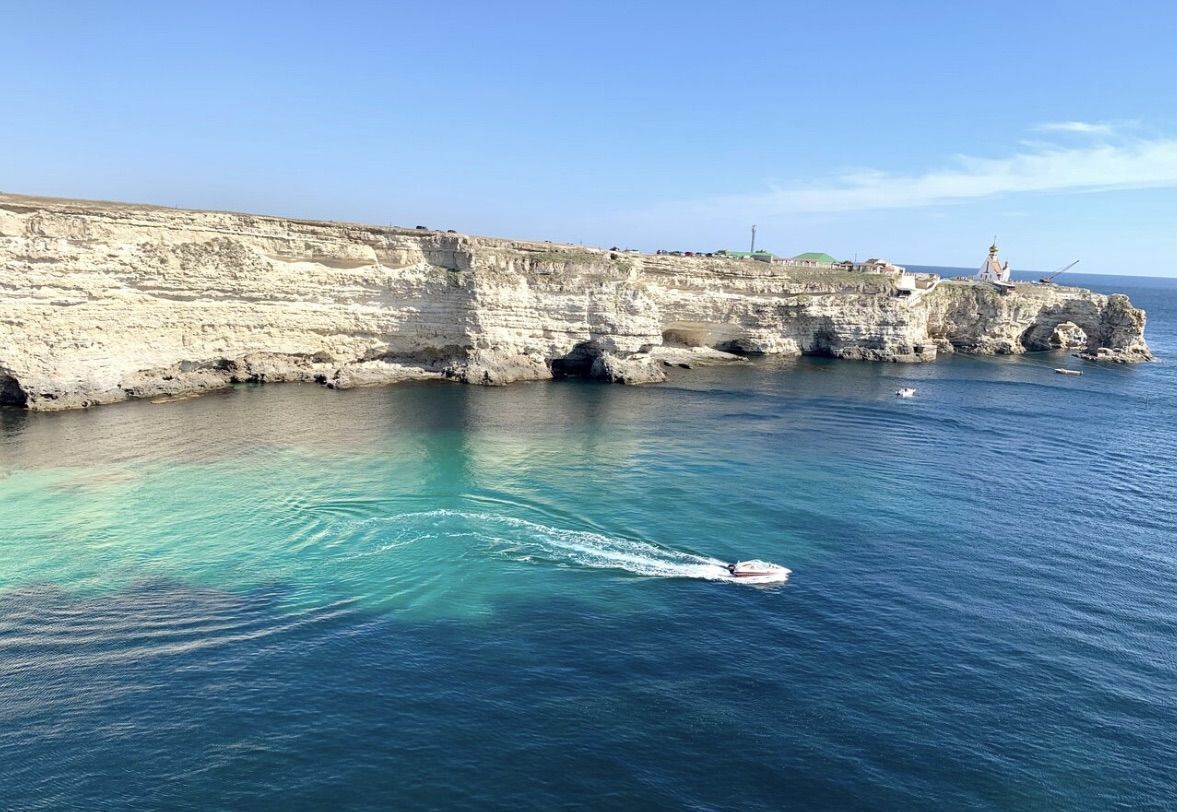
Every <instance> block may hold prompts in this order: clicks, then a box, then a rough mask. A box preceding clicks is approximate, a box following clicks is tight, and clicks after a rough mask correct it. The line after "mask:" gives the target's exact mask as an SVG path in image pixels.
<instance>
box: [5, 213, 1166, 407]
mask: <svg viewBox="0 0 1177 812" xmlns="http://www.w3.org/2000/svg"><path fill="white" fill-rule="evenodd" d="M1064 323H1069V325H1070V326H1069V327H1066V328H1065V334H1066V336H1068V340H1073V338H1074V336H1076V335H1079V334H1082V335H1083V336H1084V337H1085V339H1086V342H1087V343H1086V346H1085V347H1084V354H1085V357H1090V358H1098V359H1106V360H1116V361H1136V360H1147V359H1148V358H1150V357H1151V356H1150V355H1149V353H1148V348H1147V346H1146V344H1145V343H1144V313H1143V312H1142V311H1140V310H1137V309H1135V308H1133V307H1132V306H1131V305H1130V304H1129V303H1128V300H1127V299H1126V298H1125V297H1122V296H1111V297H1105V296H1101V295H1099V294H1094V293H1091V292H1090V291H1085V290H1081V289H1077V288H1065V287H1056V286H1036V285H1019V286H1018V287H1017V288H1016V289H1015V290H1014V291H1013V292H1012V293H1009V294H1005V295H1003V294H1001V293H999V292H998V291H997V290H996V289H995V288H993V287H992V286H987V285H974V284H965V283H952V282H943V283H941V284H940V285H939V286H938V287H937V288H936V289H935V290H933V291H930V292H927V293H921V294H920V295H918V296H914V297H910V298H907V297H901V296H898V295H896V291H895V290H894V289H893V287H892V284H891V282H890V280H889V279H888V278H887V277H884V276H877V275H868V274H861V273H854V272H849V271H825V270H816V269H803V268H797V267H792V266H780V265H769V264H766V263H761V262H756V261H751V260H747V261H739V260H730V259H722V258H714V259H712V258H701V257H667V256H649V255H635V254H627V253H611V252H608V251H600V250H595V249H586V248H581V247H575V246H566V245H552V244H550V243H536V242H525V241H513V240H502V239H492V238H484V237H472V236H467V235H462V234H455V233H444V232H438V231H428V230H415V229H404V228H384V227H376V226H363V225H355V224H347V223H330V222H313V221H305V220H293V219H284V218H277V217H263V216H255V215H247V214H231V213H224V212H204V211H188V210H181V209H166V208H158V207H151V206H140V205H126V204H117V203H102V202H89V201H72V200H55V199H45V198H32V197H23V196H17V195H5V194H0V401H3V402H7V403H9V404H16V405H23V406H26V407H27V408H29V409H35V410H52V409H66V408H78V407H84V406H90V405H94V404H98V403H109V402H114V401H118V400H124V399H127V398H136V397H158V396H161V395H179V394H185V393H191V392H200V391H204V390H208V389H214V388H221V387H225V386H228V385H230V384H231V383H232V382H237V381H259V382H274V381H308V382H309V381H317V382H319V383H321V384H323V385H326V386H331V387H336V388H347V387H350V386H359V385H366V384H373V383H385V382H392V381H398V380H405V379H412V378H428V377H436V378H451V379H454V380H459V381H464V382H469V383H479V384H505V383H510V382H512V381H518V380H533V379H539V378H547V377H552V376H553V375H556V376H560V375H589V376H595V377H599V378H602V379H605V380H611V381H617V382H625V383H642V382H649V381H657V380H661V379H662V378H663V375H664V373H663V372H662V366H663V365H664V364H669V363H671V362H670V361H668V360H666V359H665V357H663V360H661V361H659V360H658V357H659V356H658V352H659V351H666V350H668V348H690V347H698V348H711V349H710V350H709V351H708V353H704V354H703V355H707V357H709V358H710V359H711V360H714V359H715V358H717V357H720V358H721V357H725V356H723V355H722V354H721V353H716V352H715V350H721V351H729V352H736V353H744V354H747V353H780V354H800V353H812V354H824V355H831V356H835V357H840V358H850V359H862V360H886V361H930V360H933V359H934V358H935V357H936V354H937V352H938V351H944V350H948V349H952V348H956V349H960V350H965V351H972V352H982V353H1018V352H1023V351H1025V350H1027V349H1049V348H1053V347H1057V346H1059V344H1058V338H1057V336H1058V333H1057V331H1056V328H1057V327H1059V326H1060V325H1063V324H1064ZM679 363H680V365H683V364H684V363H685V362H681V360H680V361H679Z"/></svg>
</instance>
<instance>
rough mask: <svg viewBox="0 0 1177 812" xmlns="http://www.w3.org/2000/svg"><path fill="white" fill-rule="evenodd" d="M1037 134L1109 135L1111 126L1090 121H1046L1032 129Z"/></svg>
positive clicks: (1111, 129)
mask: <svg viewBox="0 0 1177 812" xmlns="http://www.w3.org/2000/svg"><path fill="white" fill-rule="evenodd" d="M1034 129H1035V130H1038V131H1039V132H1056V133H1078V134H1080V135H1111V134H1112V131H1113V129H1114V128H1113V127H1112V125H1111V124H1106V123H1102V122H1101V123H1094V122H1090V121H1048V122H1046V123H1045V124H1039V125H1038V126H1037V127H1035V128H1034Z"/></svg>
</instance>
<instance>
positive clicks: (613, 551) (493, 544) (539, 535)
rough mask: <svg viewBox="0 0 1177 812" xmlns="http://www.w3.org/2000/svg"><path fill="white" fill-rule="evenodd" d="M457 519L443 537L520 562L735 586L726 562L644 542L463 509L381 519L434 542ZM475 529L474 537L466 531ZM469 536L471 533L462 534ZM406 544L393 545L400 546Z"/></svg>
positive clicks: (782, 577) (777, 578)
mask: <svg viewBox="0 0 1177 812" xmlns="http://www.w3.org/2000/svg"><path fill="white" fill-rule="evenodd" d="M444 520H457V521H458V522H461V523H463V524H468V525H469V527H468V528H466V527H463V528H462V529H461V530H459V529H458V528H454V529H455V530H456V531H457V532H454V533H449V532H446V530H442V531H441V533H440V534H441V535H447V536H459V535H473V536H474V537H475V538H477V539H478V541H479V542H480V543H482V544H484V545H487V546H489V547H490V548H491V549H492V550H493V551H494V552H495V553H496V554H498V555H501V556H503V557H506V558H509V559H511V560H515V561H520V562H546V563H550V564H555V565H557V566H577V567H589V568H592V569H610V570H621V571H624V572H630V573H633V574H635V575H643V576H647V577H656V578H700V579H705V580H710V581H736V580H737V579H733V578H732V576H731V574H730V573H729V572H728V571H727V569H726V565H725V562H723V561H721V560H719V559H718V558H711V557H708V556H701V555H696V554H694V553H688V552H684V551H681V550H672V549H668V548H666V547H661V546H659V545H656V544H651V543H649V542H645V541H635V540H632V539H620V538H612V537H610V536H606V535H603V534H601V533H593V532H590V531H586V530H564V529H562V528H559V527H550V526H548V525H544V524H539V523H538V522H531V521H527V520H526V519H518V518H515V517H513V516H501V515H496V514H493V513H477V512H467V511H460V510H449V509H444V508H443V509H438V510H429V511H422V512H418V513H404V514H400V515H398V516H390V517H386V518H381V519H378V520H368V521H380V522H389V523H393V524H404V523H411V524H416V525H418V526H420V525H421V524H422V523H430V525H431V526H430V528H429V531H427V532H426V533H422V534H420V538H425V537H430V538H433V537H436V536H437V535H439V533H438V529H437V528H436V522H437V521H444ZM468 530H473V533H470V532H468ZM463 531H467V532H463ZM403 543H405V542H404V541H401V542H398V543H397V544H395V545H391V546H400V544H403ZM787 578H788V570H784V572H783V574H782V575H778V576H773V577H771V578H768V579H761V578H752V579H739V580H738V582H739V583H747V584H753V583H769V582H773V583H780V582H783V581H784V580H787Z"/></svg>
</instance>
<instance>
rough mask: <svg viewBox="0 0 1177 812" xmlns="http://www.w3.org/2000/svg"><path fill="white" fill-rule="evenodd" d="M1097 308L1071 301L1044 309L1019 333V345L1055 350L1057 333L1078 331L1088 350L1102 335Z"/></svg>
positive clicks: (1040, 349)
mask: <svg viewBox="0 0 1177 812" xmlns="http://www.w3.org/2000/svg"><path fill="white" fill-rule="evenodd" d="M1101 320H1102V314H1101V308H1100V307H1099V306H1098V305H1097V304H1096V303H1095V302H1088V301H1077V300H1072V301H1069V302H1067V303H1066V304H1065V305H1059V306H1055V307H1050V308H1044V309H1043V310H1042V311H1041V312H1039V314H1038V316H1037V317H1036V318H1035V319H1034V323H1033V324H1031V325H1030V326H1029V327H1027V328H1026V330H1025V331H1023V332H1022V335H1021V337H1020V339H1019V340H1020V343H1021V345H1022V347H1023V348H1025V349H1027V350H1030V351H1032V352H1033V351H1042V350H1057V349H1060V348H1062V347H1063V345H1060V343H1059V335H1058V333H1059V332H1060V328H1061V332H1063V333H1066V332H1071V333H1075V332H1076V331H1081V333H1082V335H1083V336H1084V338H1085V339H1086V346H1087V348H1088V349H1091V348H1092V345H1095V346H1098V345H1099V339H1100V337H1101V335H1102V332H1103V331H1102V326H1103V325H1102V323H1101Z"/></svg>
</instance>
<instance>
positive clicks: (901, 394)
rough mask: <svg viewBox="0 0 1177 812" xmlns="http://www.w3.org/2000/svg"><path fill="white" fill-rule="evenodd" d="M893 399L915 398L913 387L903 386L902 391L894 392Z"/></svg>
mask: <svg viewBox="0 0 1177 812" xmlns="http://www.w3.org/2000/svg"><path fill="white" fill-rule="evenodd" d="M895 397H897V398H914V397H915V387H914V386H905V387H903V388H902V389H898V390H896V391H895Z"/></svg>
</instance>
